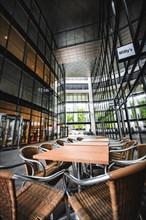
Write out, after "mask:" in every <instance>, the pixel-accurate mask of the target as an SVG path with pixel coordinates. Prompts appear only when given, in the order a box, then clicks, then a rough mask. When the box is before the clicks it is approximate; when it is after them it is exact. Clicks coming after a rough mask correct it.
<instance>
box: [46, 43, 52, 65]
mask: <svg viewBox="0 0 146 220" xmlns="http://www.w3.org/2000/svg"><path fill="white" fill-rule="evenodd" d="M50 57H51V51H50V49H49V47H48V46H46V60H47V61H48V63H50Z"/></svg>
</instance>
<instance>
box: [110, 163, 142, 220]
mask: <svg viewBox="0 0 146 220" xmlns="http://www.w3.org/2000/svg"><path fill="white" fill-rule="evenodd" d="M145 172H146V160H145V161H144V162H142V163H138V164H135V165H131V166H128V167H125V168H121V169H118V170H115V171H113V172H111V176H110V180H109V189H110V196H111V203H112V212H113V219H120V220H126V219H127V220H130V219H131V220H134V219H137V215H138V208H139V205H140V199H141V193H142V189H143V187H144V180H145Z"/></svg>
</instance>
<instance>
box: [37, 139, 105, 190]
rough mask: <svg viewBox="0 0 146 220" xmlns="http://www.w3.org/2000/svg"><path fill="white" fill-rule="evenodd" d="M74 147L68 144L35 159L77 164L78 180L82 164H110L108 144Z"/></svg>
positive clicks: (79, 188) (40, 154)
mask: <svg viewBox="0 0 146 220" xmlns="http://www.w3.org/2000/svg"><path fill="white" fill-rule="evenodd" d="M93 146H94V145H92V146H89V145H87V146H86V145H84V146H82V145H73V144H68V145H66V146H62V147H60V148H56V149H53V150H51V151H48V152H43V153H39V154H35V155H34V156H33V158H34V159H40V160H41V159H42V160H54V161H64V162H73V163H74V162H75V163H77V171H78V173H77V174H78V179H80V178H81V163H89V164H90V168H91V164H103V165H108V164H109V147H108V144H107V143H104V145H102V146H101V145H98V146H97V145H96V146H94V147H93ZM80 190H81V186H80V185H78V191H80Z"/></svg>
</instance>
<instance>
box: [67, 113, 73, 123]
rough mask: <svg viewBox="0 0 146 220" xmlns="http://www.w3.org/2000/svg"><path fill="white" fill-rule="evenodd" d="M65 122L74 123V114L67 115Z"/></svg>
mask: <svg viewBox="0 0 146 220" xmlns="http://www.w3.org/2000/svg"><path fill="white" fill-rule="evenodd" d="M67 122H74V114H70V115H67Z"/></svg>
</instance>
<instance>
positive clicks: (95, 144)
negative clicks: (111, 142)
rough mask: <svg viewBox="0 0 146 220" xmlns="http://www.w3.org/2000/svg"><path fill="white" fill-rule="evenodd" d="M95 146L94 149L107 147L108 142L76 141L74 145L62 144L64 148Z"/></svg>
mask: <svg viewBox="0 0 146 220" xmlns="http://www.w3.org/2000/svg"><path fill="white" fill-rule="evenodd" d="M70 145H72V146H96V147H104V146H106V147H108V142H107V141H99V142H98V141H86V142H84V141H78V142H74V143H64V146H70Z"/></svg>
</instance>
